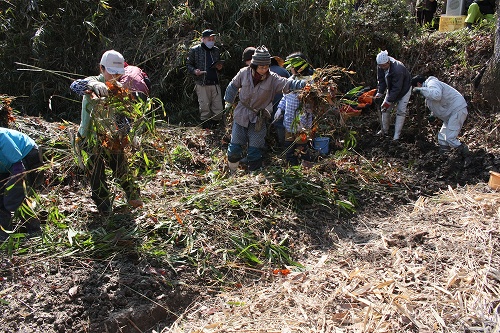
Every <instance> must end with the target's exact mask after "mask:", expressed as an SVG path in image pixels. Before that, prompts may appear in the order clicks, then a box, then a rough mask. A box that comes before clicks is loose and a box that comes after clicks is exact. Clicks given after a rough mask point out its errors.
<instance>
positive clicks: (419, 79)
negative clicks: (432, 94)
mask: <svg viewBox="0 0 500 333" xmlns="http://www.w3.org/2000/svg"><path fill="white" fill-rule="evenodd" d="M426 80H427V78H426V77H425V76H423V75H415V76H414V77H412V79H411V86H412V87H416V86H417V83H421V84H424V82H425V81H426Z"/></svg>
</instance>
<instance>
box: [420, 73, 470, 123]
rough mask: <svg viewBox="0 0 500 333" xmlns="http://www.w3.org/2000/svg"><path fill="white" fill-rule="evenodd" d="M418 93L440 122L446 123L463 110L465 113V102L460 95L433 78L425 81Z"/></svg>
mask: <svg viewBox="0 0 500 333" xmlns="http://www.w3.org/2000/svg"><path fill="white" fill-rule="evenodd" d="M420 92H421V93H422V95H423V96H424V97H425V102H426V104H427V107H428V108H429V110H431V112H432V114H433V115H434V116H435V117H437V118H439V119H441V120H442V121H448V119H450V117H451V115H452V114H453V113H454V112H457V111H461V110H463V109H466V111H465V112H467V102H466V101H465V98H464V97H463V96H462V94H460V93H459V92H458V91H457V90H456V89H455V88H453V87H452V86H450V85H448V84H446V83H444V82H441V81H439V80H438V79H437V78H436V77H434V76H429V77H428V78H427V80H425V82H424V84H423V86H422V88H421V90H420Z"/></svg>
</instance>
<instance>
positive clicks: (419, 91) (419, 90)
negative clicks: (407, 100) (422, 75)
mask: <svg viewBox="0 0 500 333" xmlns="http://www.w3.org/2000/svg"><path fill="white" fill-rule="evenodd" d="M412 92H413V93H415V94H417V93H421V92H422V88H419V87H415V88H413V90H412Z"/></svg>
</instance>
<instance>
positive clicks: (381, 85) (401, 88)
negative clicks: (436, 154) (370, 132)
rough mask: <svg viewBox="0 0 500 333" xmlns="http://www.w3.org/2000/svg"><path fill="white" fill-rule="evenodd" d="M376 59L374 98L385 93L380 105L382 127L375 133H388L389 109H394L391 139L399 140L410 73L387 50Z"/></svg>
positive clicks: (409, 89) (384, 134)
mask: <svg viewBox="0 0 500 333" xmlns="http://www.w3.org/2000/svg"><path fill="white" fill-rule="evenodd" d="M376 60H377V94H376V95H375V99H379V98H382V96H384V94H385V98H384V101H383V102H382V107H381V119H380V121H381V127H382V129H381V130H380V131H379V132H378V133H377V134H378V135H382V136H387V135H388V134H389V123H390V120H391V111H392V110H396V121H395V124H394V136H393V139H394V140H399V137H400V136H401V130H402V129H403V125H404V122H405V117H406V108H407V106H408V101H409V100H410V96H411V84H410V81H411V75H410V72H409V71H408V69H407V68H406V67H405V65H404V64H403V63H402V62H401V61H399V60H396V59H394V58H393V57H389V54H388V52H387V51H382V52H380V53H379V54H377V58H376Z"/></svg>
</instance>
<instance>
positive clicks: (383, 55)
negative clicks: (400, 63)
mask: <svg viewBox="0 0 500 333" xmlns="http://www.w3.org/2000/svg"><path fill="white" fill-rule="evenodd" d="M388 62H389V53H388V52H387V50H385V51H380V53H379V54H377V65H382V64H386V63H388Z"/></svg>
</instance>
